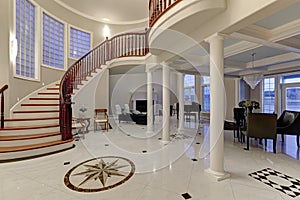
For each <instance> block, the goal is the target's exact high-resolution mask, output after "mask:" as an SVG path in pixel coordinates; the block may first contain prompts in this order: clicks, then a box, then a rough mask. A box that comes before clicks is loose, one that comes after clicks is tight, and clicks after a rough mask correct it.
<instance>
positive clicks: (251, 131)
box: [245, 113, 277, 153]
mask: <svg viewBox="0 0 300 200" xmlns="http://www.w3.org/2000/svg"><path fill="white" fill-rule="evenodd" d="M276 125H277V115H276V114H270V113H248V116H247V131H246V132H245V135H246V137H247V147H246V148H245V150H249V138H258V139H265V148H266V147H267V139H272V140H273V152H274V153H276V141H277V140H276V138H277V134H276Z"/></svg>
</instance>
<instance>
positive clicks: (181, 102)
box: [177, 72, 184, 132]
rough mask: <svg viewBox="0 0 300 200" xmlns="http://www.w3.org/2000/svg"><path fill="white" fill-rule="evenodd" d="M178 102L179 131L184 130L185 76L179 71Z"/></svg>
mask: <svg viewBox="0 0 300 200" xmlns="http://www.w3.org/2000/svg"><path fill="white" fill-rule="evenodd" d="M177 81H178V88H177V89H178V103H179V115H178V117H179V121H178V132H182V131H183V129H184V76H183V74H182V73H180V72H179V73H178V77H177Z"/></svg>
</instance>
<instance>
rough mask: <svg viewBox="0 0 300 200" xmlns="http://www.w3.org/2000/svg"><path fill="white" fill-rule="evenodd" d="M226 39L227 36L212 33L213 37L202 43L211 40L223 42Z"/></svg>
mask: <svg viewBox="0 0 300 200" xmlns="http://www.w3.org/2000/svg"><path fill="white" fill-rule="evenodd" d="M226 37H227V35H225V34H223V33H214V34H213V35H211V36H209V37H207V38H206V39H205V40H204V41H205V42H208V43H210V42H211V41H212V40H215V39H218V40H224V39H225V38H226Z"/></svg>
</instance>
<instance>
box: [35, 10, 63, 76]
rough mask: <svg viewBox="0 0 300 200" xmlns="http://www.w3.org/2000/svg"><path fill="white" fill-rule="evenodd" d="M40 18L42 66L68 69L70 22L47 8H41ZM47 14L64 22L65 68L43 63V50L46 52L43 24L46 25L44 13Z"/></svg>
mask: <svg viewBox="0 0 300 200" xmlns="http://www.w3.org/2000/svg"><path fill="white" fill-rule="evenodd" d="M40 13H41V14H40V19H41V23H40V27H41V42H40V45H41V47H40V54H41V56H40V59H41V66H42V67H46V68H50V69H54V70H58V71H66V70H67V66H68V56H67V55H66V54H67V53H68V23H67V22H65V21H64V20H62V19H60V18H58V17H56V16H55V15H53V14H52V13H50V12H48V11H47V10H45V9H43V8H42V9H41V12H40ZM44 13H45V14H46V15H48V16H50V17H51V18H53V19H55V20H57V21H58V22H60V23H62V24H64V68H62V69H60V68H57V67H54V66H51V65H47V64H44V63H43V56H44V55H43V52H44V47H43V41H44V32H43V26H44V21H43V14H44Z"/></svg>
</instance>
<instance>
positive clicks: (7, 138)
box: [0, 132, 60, 141]
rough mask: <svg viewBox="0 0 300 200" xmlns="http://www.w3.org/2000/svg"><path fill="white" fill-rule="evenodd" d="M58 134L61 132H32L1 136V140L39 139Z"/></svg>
mask: <svg viewBox="0 0 300 200" xmlns="http://www.w3.org/2000/svg"><path fill="white" fill-rule="evenodd" d="M56 135H60V132H51V133H41V134H32V135H14V136H0V141H12V140H27V139H37V138H44V137H50V136H56Z"/></svg>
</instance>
